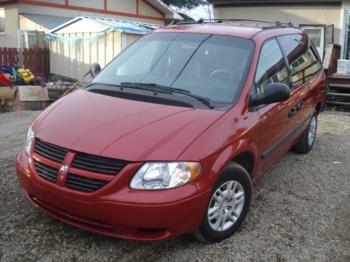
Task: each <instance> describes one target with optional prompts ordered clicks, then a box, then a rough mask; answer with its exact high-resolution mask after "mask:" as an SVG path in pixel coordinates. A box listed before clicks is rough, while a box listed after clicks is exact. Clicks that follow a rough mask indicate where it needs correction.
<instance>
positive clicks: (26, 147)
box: [25, 127, 35, 155]
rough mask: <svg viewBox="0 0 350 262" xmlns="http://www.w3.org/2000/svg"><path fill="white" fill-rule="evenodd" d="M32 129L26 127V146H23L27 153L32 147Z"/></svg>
mask: <svg viewBox="0 0 350 262" xmlns="http://www.w3.org/2000/svg"><path fill="white" fill-rule="evenodd" d="M34 137H35V135H34V131H33V129H32V128H31V127H29V129H28V133H27V141H26V146H25V151H26V153H27V154H28V155H29V153H30V149H31V148H32V145H33V142H34Z"/></svg>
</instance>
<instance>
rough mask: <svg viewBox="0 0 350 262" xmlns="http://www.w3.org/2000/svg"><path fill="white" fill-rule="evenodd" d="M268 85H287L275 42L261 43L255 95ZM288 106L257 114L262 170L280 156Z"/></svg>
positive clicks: (276, 105)
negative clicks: (258, 117) (258, 118)
mask: <svg viewBox="0 0 350 262" xmlns="http://www.w3.org/2000/svg"><path fill="white" fill-rule="evenodd" d="M269 83H285V84H287V85H289V84H290V76H289V72H288V68H287V65H286V61H285V59H284V57H283V54H282V52H281V49H280V47H279V44H278V42H277V40H276V39H275V38H273V39H271V40H268V41H267V42H265V43H264V45H263V47H262V48H261V51H260V56H259V62H258V66H257V70H256V74H255V90H254V91H255V92H257V93H264V92H265V89H266V87H267V85H268V84H269ZM290 108H291V105H290V102H289V101H285V102H281V103H273V104H270V105H265V106H263V107H262V108H260V109H259V110H258V113H259V116H260V145H259V148H260V152H261V158H262V159H263V162H262V167H261V168H262V170H264V169H265V168H266V167H268V166H270V165H271V164H272V162H273V161H274V160H275V159H276V158H277V157H278V156H279V155H281V154H282V153H283V152H284V151H285V150H283V141H284V137H285V135H286V134H287V133H288V132H289V119H288V112H289V110H290Z"/></svg>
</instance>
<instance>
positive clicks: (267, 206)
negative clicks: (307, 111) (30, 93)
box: [0, 112, 350, 261]
mask: <svg viewBox="0 0 350 262" xmlns="http://www.w3.org/2000/svg"><path fill="white" fill-rule="evenodd" d="M37 114H38V113H37V112H18V113H6V114H0V201H1V202H0V260H1V261H112V260H113V261H137V260H143V261H171V260H177V261H189V260H191V261H214V260H215V261H227V260H231V261H350V223H349V222H350V116H346V115H335V114H330V113H324V114H322V115H321V116H320V121H319V130H318V138H317V141H316V144H315V147H314V150H313V151H312V152H311V153H310V154H308V155H306V156H300V155H296V154H293V153H287V154H286V155H285V156H284V157H283V158H282V159H281V160H280V161H279V162H278V163H276V164H275V165H274V166H273V167H272V168H271V169H270V170H269V172H267V173H266V174H265V176H264V177H263V178H262V179H261V180H260V181H259V183H258V185H257V186H256V187H255V190H254V197H253V203H252V206H251V210H250V212H249V214H248V216H247V219H246V222H245V223H244V224H243V226H242V227H241V229H240V230H239V231H238V232H237V233H236V234H235V235H234V236H233V237H231V238H230V239H228V240H226V241H223V242H222V243H219V244H214V245H203V244H200V243H198V242H196V241H194V240H193V239H192V238H191V237H190V236H183V237H180V238H177V239H173V240H169V241H165V242H159V243H141V242H134V241H125V240H120V239H114V238H108V237H103V236H99V235H96V234H91V233H88V232H84V231H81V230H79V229H76V228H73V227H71V226H68V225H65V224H63V223H61V222H58V221H56V220H54V219H52V218H50V217H48V216H47V215H45V214H44V213H42V212H41V211H40V210H38V209H36V208H34V207H33V206H32V204H31V203H30V202H29V201H28V200H27V199H26V198H25V195H24V193H23V191H22V190H21V189H20V187H19V184H18V182H17V180H16V176H15V168H14V165H15V155H16V152H17V151H18V150H19V149H20V147H22V146H23V143H24V139H25V133H26V130H27V127H28V126H29V124H30V122H31V120H32V119H33V118H34V117H35V116H36V115H37Z"/></svg>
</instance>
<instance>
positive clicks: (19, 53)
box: [0, 47, 50, 80]
mask: <svg viewBox="0 0 350 262" xmlns="http://www.w3.org/2000/svg"><path fill="white" fill-rule="evenodd" d="M0 65H18V66H20V67H24V68H28V69H30V71H31V72H32V73H33V74H34V75H41V76H42V77H43V78H44V79H45V80H47V79H48V76H49V74H50V52H49V49H47V48H6V47H0Z"/></svg>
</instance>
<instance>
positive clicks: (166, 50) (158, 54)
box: [94, 33, 254, 106]
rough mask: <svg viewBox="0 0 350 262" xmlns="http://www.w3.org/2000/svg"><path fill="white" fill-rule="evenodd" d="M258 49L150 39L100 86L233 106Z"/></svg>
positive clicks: (173, 37)
mask: <svg viewBox="0 0 350 262" xmlns="http://www.w3.org/2000/svg"><path fill="white" fill-rule="evenodd" d="M253 49H254V43H253V42H252V41H251V40H247V39H243V38H238V37H231V36H219V35H209V34H191V33H154V34H149V35H147V36H145V37H144V38H142V39H141V40H139V41H137V42H136V43H135V44H133V45H132V46H131V47H129V48H128V49H126V50H125V51H124V52H123V53H122V54H121V55H119V56H118V57H117V58H116V59H115V60H114V61H113V62H111V63H110V64H109V65H108V66H107V67H106V68H105V69H104V70H103V71H102V72H101V73H100V74H99V75H98V76H97V77H96V78H95V79H94V82H95V83H102V84H112V85H120V84H121V83H123V82H137V83H144V84H149V83H152V84H157V85H162V86H167V87H175V88H180V89H185V90H187V91H190V92H191V93H192V94H195V95H198V96H202V97H205V98H209V99H210V100H212V101H213V102H214V103H215V104H216V105H217V106H220V105H223V106H227V105H230V104H232V103H233V102H234V100H235V98H236V97H237V96H238V94H239V91H240V90H241V87H242V86H243V84H244V82H245V79H246V75H247V71H248V69H249V66H250V61H251V57H252V54H253ZM175 95H178V94H175Z"/></svg>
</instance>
